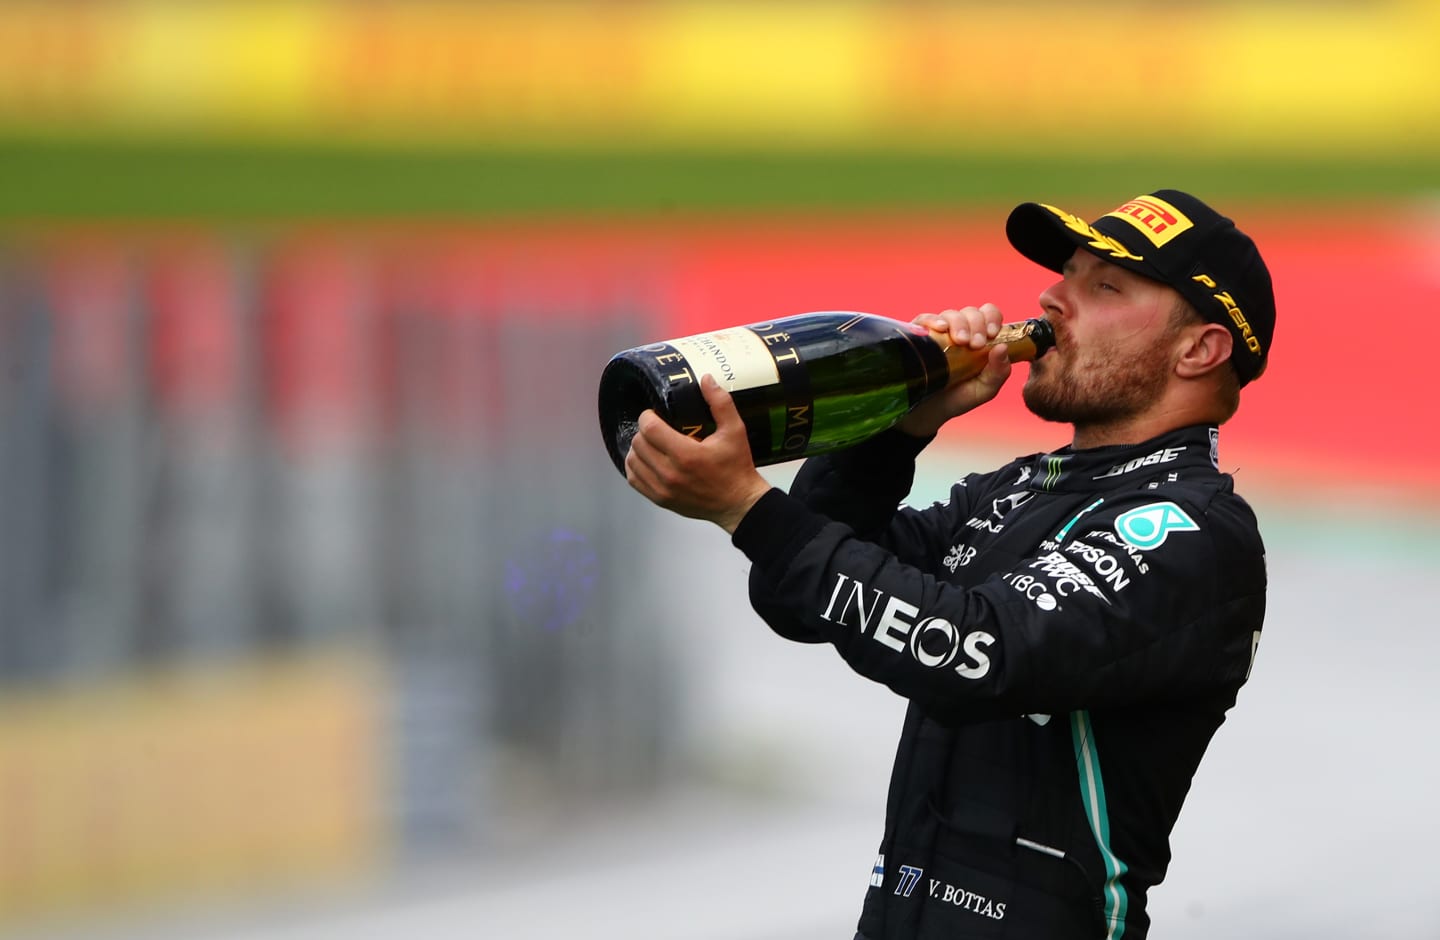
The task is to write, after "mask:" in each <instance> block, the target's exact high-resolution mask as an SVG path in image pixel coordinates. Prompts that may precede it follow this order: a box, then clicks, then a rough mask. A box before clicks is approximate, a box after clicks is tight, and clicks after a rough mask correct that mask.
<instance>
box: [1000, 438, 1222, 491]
mask: <svg viewBox="0 0 1440 940" xmlns="http://www.w3.org/2000/svg"><path fill="white" fill-rule="evenodd" d="M1219 441H1220V429H1219V428H1218V427H1215V426H1213V425H1191V426H1189V427H1183V428H1177V429H1176V430H1174V431H1168V432H1166V433H1164V434H1161V435H1160V436H1158V437H1154V438H1151V439H1150V440H1148V441H1141V442H1140V443H1138V444H1115V445H1111V446H1108V447H1094V448H1090V449H1087V450H1075V449H1074V448H1071V447H1068V446H1066V447H1062V448H1060V449H1059V450H1055V451H1051V452H1049V453H1044V454H1036V455H1035V456H1034V457H1032V458H1031V460H1030V463H1029V467H1030V471H1031V473H1030V479H1029V481H1028V482H1029V488H1030V489H1032V490H1038V491H1040V492H1047V493H1048V492H1058V493H1063V492H1093V491H1095V490H1097V489H1106V488H1108V487H1109V486H1111V485H1121V484H1130V483H1132V482H1133V480H1134V478H1135V476H1136V475H1145V476H1151V477H1156V478H1158V479H1161V480H1164V479H1167V478H1169V479H1178V477H1179V475H1181V474H1185V473H1193V472H1195V471H1196V470H1202V471H1205V472H1212V473H1213V472H1214V471H1216V470H1218V469H1219V465H1220V458H1219ZM1171 474H1174V475H1175V476H1173V477H1172V476H1170V475H1171Z"/></svg>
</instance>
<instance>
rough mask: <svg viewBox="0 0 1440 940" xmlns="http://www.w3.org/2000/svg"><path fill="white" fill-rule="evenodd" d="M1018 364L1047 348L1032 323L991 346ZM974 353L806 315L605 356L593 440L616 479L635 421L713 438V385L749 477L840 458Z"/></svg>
mask: <svg viewBox="0 0 1440 940" xmlns="http://www.w3.org/2000/svg"><path fill="white" fill-rule="evenodd" d="M997 343H1004V344H1005V345H1006V346H1008V347H1009V348H1010V358H1011V359H1012V360H1016V361H1022V360H1023V361H1028V360H1032V359H1035V358H1037V357H1039V356H1041V355H1043V354H1044V353H1045V351H1046V350H1048V349H1049V348H1050V347H1051V346H1053V345H1054V344H1055V333H1054V330H1053V329H1052V328H1051V326H1050V324H1049V323H1048V322H1046V321H1045V320H1043V319H1038V318H1037V319H1032V320H1025V321H1023V322H1020V323H1009V324H1006V325H1005V326H1003V327H1002V328H1001V330H1000V333H999V335H997V336H996V337H995V338H994V339H993V340H992V341H991V343H990V345H995V344H997ZM988 355H989V349H988V347H987V348H985V349H971V348H970V347H969V346H953V345H950V344H949V340H948V337H946V336H945V335H944V334H940V333H932V332H931V331H930V330H928V329H926V328H925V327H923V326H919V325H917V324H913V323H902V322H901V321H899V320H892V319H890V318H888V317H881V316H876V315H875V314H869V313H851V312H843V311H831V312H819V313H805V314H800V315H798V316H792V317H786V318H784V319H780V320H774V321H772V322H769V323H753V324H750V325H749V326H740V327H734V328H731V329H724V330H717V331H715V332H712V333H700V334H697V335H695V336H686V337H682V338H680V339H672V340H667V341H665V342H661V343H652V344H650V345H648V346H639V347H636V348H634V349H627V350H624V351H623V352H619V353H616V354H615V356H614V357H613V358H611V360H610V362H609V363H608V364H607V365H606V366H605V370H604V372H603V373H601V376H600V396H599V398H600V401H599V404H600V429H601V432H602V434H603V435H604V437H605V447H606V448H607V449H608V450H609V452H610V459H611V460H612V461H613V462H614V463H615V467H616V469H617V470H619V471H620V472H621V473H624V472H625V455H626V454H627V453H628V452H629V450H630V441H631V440H632V439H633V438H634V436H635V432H636V427H637V422H638V420H639V418H640V414H641V413H642V412H643V411H645V410H646V409H647V408H653V409H654V410H655V412H656V413H657V414H659V415H660V417H661V418H663V419H664V420H665V421H666V423H668V424H669V425H670V426H671V427H673V428H675V429H676V430H677V431H680V432H682V433H684V434H688V435H690V436H691V437H695V438H704V437H705V436H707V435H708V434H710V433H711V432H713V431H714V430H715V421H714V419H713V417H712V416H711V414H710V407H709V405H708V404H706V402H705V398H704V396H703V395H702V394H701V392H700V376H702V375H704V374H705V373H707V372H708V373H710V374H711V375H714V376H715V378H716V379H718V380H719V382H720V384H721V385H723V386H724V387H725V388H726V389H727V390H728V391H729V392H730V394H731V395H732V396H733V397H734V399H735V406H736V409H737V410H738V411H739V412H740V417H741V418H742V419H743V420H744V422H745V429H746V432H747V435H748V437H749V440H750V451H751V453H752V454H753V455H754V457H755V464H756V466H765V465H767V464H776V463H781V462H783V461H786V460H794V459H796V458H798V457H808V456H811V455H813V454H821V453H825V452H827V451H832V450H839V449H840V448H844V447H849V446H851V445H853V444H857V443H859V442H860V441H863V440H865V439H866V438H869V437H872V436H874V435H876V434H878V433H880V432H881V431H883V430H885V429H887V428H889V427H891V426H892V425H894V424H895V423H896V422H897V421H899V420H900V419H901V418H902V417H904V416H905V414H906V413H907V412H909V411H910V409H912V408H914V407H915V406H916V405H918V404H919V403H920V402H921V401H922V400H923V399H925V398H926V397H928V396H930V395H933V394H935V393H936V392H938V391H941V390H942V389H944V388H946V387H947V386H949V385H950V384H952V383H956V382H963V381H965V380H966V379H969V378H972V377H973V376H975V375H976V374H978V373H979V372H980V371H981V369H983V368H984V367H985V361H986V358H987V357H988Z"/></svg>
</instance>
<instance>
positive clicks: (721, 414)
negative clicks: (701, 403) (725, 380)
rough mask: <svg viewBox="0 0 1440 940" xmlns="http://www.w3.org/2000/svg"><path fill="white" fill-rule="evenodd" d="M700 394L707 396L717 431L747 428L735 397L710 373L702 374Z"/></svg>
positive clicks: (707, 402)
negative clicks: (736, 405)
mask: <svg viewBox="0 0 1440 940" xmlns="http://www.w3.org/2000/svg"><path fill="white" fill-rule="evenodd" d="M700 394H702V395H704V396H705V404H707V405H709V406H710V414H711V415H713V416H714V418H715V433H716V434H726V433H734V432H735V431H737V430H739V431H741V432H743V431H744V429H745V422H744V421H743V420H741V418H740V410H739V409H738V408H736V407H735V399H734V398H733V397H732V396H731V395H730V393H729V392H727V391H726V390H725V388H724V387H723V386H722V385H721V384H720V383H719V382H718V381H716V379H715V376H713V375H711V374H710V373H708V372H707V373H705V374H704V375H702V376H700Z"/></svg>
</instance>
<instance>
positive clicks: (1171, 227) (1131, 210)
mask: <svg viewBox="0 0 1440 940" xmlns="http://www.w3.org/2000/svg"><path fill="white" fill-rule="evenodd" d="M1105 214H1106V215H1113V216H1114V217H1115V218H1117V219H1120V220H1122V221H1125V222H1129V223H1130V224H1131V225H1133V226H1135V228H1136V229H1138V230H1139V232H1140V234H1141V235H1144V236H1145V237H1146V238H1148V239H1149V240H1150V244H1152V245H1154V246H1155V247H1156V248H1163V247H1164V246H1165V243H1166V242H1168V241H1170V239H1172V238H1174V237H1175V236H1176V235H1179V234H1180V233H1181V232H1183V231H1185V230H1186V229H1189V228H1192V227H1193V226H1194V223H1193V222H1191V221H1190V219H1189V218H1187V217H1186V215H1185V213H1183V212H1181V211H1180V210H1179V209H1177V208H1175V207H1174V206H1172V205H1170V203H1168V202H1166V201H1165V200H1163V199H1156V198H1155V197H1154V196H1136V197H1135V198H1134V199H1132V200H1130V201H1129V202H1127V203H1125V204H1124V205H1123V206H1121V207H1120V208H1118V209H1116V210H1114V211H1113V212H1107V213H1105Z"/></svg>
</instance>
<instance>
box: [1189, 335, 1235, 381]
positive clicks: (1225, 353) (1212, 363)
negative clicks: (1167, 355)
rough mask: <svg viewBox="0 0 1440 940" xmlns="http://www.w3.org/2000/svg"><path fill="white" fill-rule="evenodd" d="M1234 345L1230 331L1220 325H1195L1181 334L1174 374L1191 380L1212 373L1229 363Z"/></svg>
mask: <svg viewBox="0 0 1440 940" xmlns="http://www.w3.org/2000/svg"><path fill="white" fill-rule="evenodd" d="M1234 344H1235V340H1234V338H1233V337H1232V336H1231V335H1230V331H1229V330H1227V329H1225V327H1223V326H1221V325H1220V324H1218V323H1200V324H1196V325H1195V327H1194V328H1193V329H1189V330H1186V331H1184V332H1183V333H1182V334H1181V339H1180V358H1179V359H1178V360H1177V361H1176V363H1175V374H1176V375H1178V376H1180V377H1181V378H1185V379H1193V378H1199V377H1200V376H1202V375H1205V374H1207V373H1209V372H1213V371H1214V370H1215V369H1217V368H1219V367H1220V366H1222V365H1224V364H1225V363H1226V362H1227V361H1229V359H1230V353H1231V352H1233V351H1234V348H1235V345H1234Z"/></svg>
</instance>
